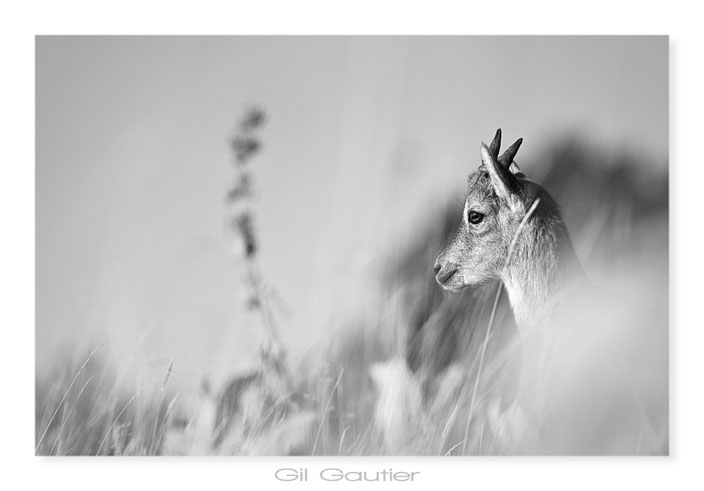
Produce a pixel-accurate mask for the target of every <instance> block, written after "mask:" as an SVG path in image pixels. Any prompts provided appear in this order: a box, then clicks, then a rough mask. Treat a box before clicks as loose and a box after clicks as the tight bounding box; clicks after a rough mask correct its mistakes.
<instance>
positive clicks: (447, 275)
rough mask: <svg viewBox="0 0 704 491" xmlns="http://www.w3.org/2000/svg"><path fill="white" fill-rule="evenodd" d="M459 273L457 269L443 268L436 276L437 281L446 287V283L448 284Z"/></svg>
mask: <svg viewBox="0 0 704 491" xmlns="http://www.w3.org/2000/svg"><path fill="white" fill-rule="evenodd" d="M457 271H458V268H455V267H449V268H442V269H441V270H440V271H439V272H438V274H437V275H436V276H435V280H436V281H437V282H438V283H440V285H442V286H445V283H447V282H448V281H449V280H450V279H451V278H452V277H453V276H455V275H456V274H457Z"/></svg>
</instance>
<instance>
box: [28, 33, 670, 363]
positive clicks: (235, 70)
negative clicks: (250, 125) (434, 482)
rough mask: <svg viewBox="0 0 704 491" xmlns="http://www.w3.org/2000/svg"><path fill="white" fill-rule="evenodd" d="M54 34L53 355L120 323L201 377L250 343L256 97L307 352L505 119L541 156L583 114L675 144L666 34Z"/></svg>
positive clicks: (259, 171)
mask: <svg viewBox="0 0 704 491" xmlns="http://www.w3.org/2000/svg"><path fill="white" fill-rule="evenodd" d="M36 54H37V63H36V68H37V78H36V80H37V89H36V90H37V92H36V93H37V109H36V122H37V143H36V150H37V163H36V166H37V173H36V175H37V182H36V202H37V217H36V220H37V235H36V237H37V247H36V250H37V253H36V254H37V329H36V334H37V356H38V367H41V366H43V365H45V364H49V365H50V364H51V361H52V354H53V353H54V352H55V350H56V347H57V346H59V345H61V344H64V345H66V346H68V347H71V346H73V345H74V344H80V343H81V342H82V341H86V342H92V341H93V340H102V339H107V340H109V343H110V346H111V351H112V353H113V354H115V355H116V356H117V357H120V356H122V355H123V354H125V353H128V352H131V350H133V349H134V347H135V346H137V344H138V343H139V344H140V346H141V348H140V349H141V350H142V351H143V352H144V353H148V354H149V356H150V357H154V358H167V359H168V358H171V357H172V356H173V357H174V359H175V360H176V363H175V367H176V368H177V369H178V371H179V372H180V373H181V374H182V375H184V376H187V375H185V374H191V373H192V374H198V373H199V372H202V371H208V370H215V369H216V368H217V367H221V366H222V365H223V360H226V361H225V365H227V366H230V365H232V364H233V362H232V360H244V359H246V358H247V356H248V354H251V353H252V351H253V349H254V348H255V347H256V343H255V341H254V340H255V338H256V332H257V330H258V327H257V325H256V323H252V322H250V320H249V319H248V318H247V317H246V316H245V315H243V312H242V308H241V305H240V303H239V301H238V299H239V293H238V279H237V278H238V277H237V271H236V269H235V265H234V264H233V262H232V260H231V258H230V256H229V239H228V234H227V230H226V227H225V206H224V194H225V192H226V190H227V188H228V186H229V179H230V178H231V176H232V169H231V168H230V166H229V161H230V155H229V150H228V145H227V140H228V137H229V136H230V135H231V132H232V130H233V129H234V127H235V122H236V120H237V118H238V117H239V116H240V115H241V114H242V110H243V109H244V108H245V107H246V106H247V105H249V104H251V103H255V104H258V105H260V106H261V107H263V108H264V109H265V110H266V111H267V113H268V114H269V116H270V121H269V123H268V125H267V126H266V128H265V130H264V131H263V132H262V138H263V143H264V152H263V153H262V154H261V156H260V157H258V158H257V160H255V161H254V163H253V166H254V167H255V169H256V171H255V172H256V176H257V187H258V191H259V199H258V215H257V229H258V232H259V236H260V239H261V244H262V248H261V262H262V267H263V269H264V271H265V274H266V276H267V277H268V278H269V280H270V281H271V282H272V283H273V284H274V285H275V286H276V287H277V288H278V290H279V292H280V294H281V295H282V296H283V298H285V300H286V302H287V303H288V304H289V305H290V306H291V307H292V308H293V314H292V317H291V318H290V319H289V320H288V321H287V323H286V326H285V330H284V333H283V336H284V340H285V341H286V343H287V344H288V345H289V346H290V347H291V349H292V350H294V351H296V350H299V351H300V350H301V349H302V348H305V347H307V346H309V345H310V341H311V340H312V339H314V338H319V337H321V335H322V334H324V333H325V332H326V331H327V330H329V329H330V328H331V325H334V324H335V322H332V321H331V319H332V318H335V319H338V320H339V319H340V318H341V317H344V316H345V315H346V314H347V313H350V312H353V311H354V309H355V303H356V302H355V300H359V299H362V298H364V294H365V293H368V291H369V289H368V287H367V279H368V277H369V275H370V274H372V275H373V273H370V271H372V270H373V269H374V268H378V267H379V264H380V262H382V261H383V257H385V255H388V254H393V252H394V251H398V250H402V249H403V243H404V241H405V240H407V238H408V237H412V236H413V232H414V226H415V225H417V224H419V223H422V221H423V218H424V217H427V216H428V214H429V210H432V209H434V208H435V207H437V206H440V205H441V204H442V203H444V200H447V199H449V197H450V196H460V195H461V192H462V189H463V187H464V182H465V177H466V174H467V173H468V172H469V171H470V170H472V169H474V168H475V167H476V165H477V164H478V148H479V143H480V141H481V140H489V139H490V138H491V137H492V136H493V133H494V131H495V130H496V128H497V127H502V128H503V130H504V138H505V141H506V142H508V141H509V140H510V141H513V140H515V139H516V138H518V137H519V136H522V137H524V140H525V141H524V145H523V148H522V149H521V159H520V160H521V163H522V167H523V168H524V169H529V165H530V162H537V161H539V159H540V155H541V153H540V152H541V150H543V149H544V148H545V145H547V144H548V143H549V142H550V141H551V139H552V138H554V137H557V136H559V135H561V134H564V133H565V132H570V131H579V132H580V134H582V135H585V136H586V137H587V138H589V139H590V140H591V141H592V142H594V143H595V144H599V145H604V146H606V147H608V148H613V147H619V146H624V145H626V146H628V147H629V148H631V149H632V150H635V151H636V152H639V153H640V154H643V155H647V156H648V157H650V158H649V159H647V160H648V161H652V162H666V161H667V158H666V157H667V148H668V146H667V145H668V127H667V121H668V41H667V38H666V37H556V38H550V37H502V38H496V37H411V38H409V37H357V38H350V37H39V38H38V39H37V53H36ZM528 172H529V171H528ZM429 268H430V265H429ZM145 333H146V334H145ZM140 338H142V340H141V341H140ZM194 376H195V375H194Z"/></svg>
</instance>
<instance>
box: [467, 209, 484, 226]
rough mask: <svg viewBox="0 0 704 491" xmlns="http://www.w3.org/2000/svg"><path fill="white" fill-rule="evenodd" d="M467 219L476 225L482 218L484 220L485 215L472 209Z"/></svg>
mask: <svg viewBox="0 0 704 491" xmlns="http://www.w3.org/2000/svg"><path fill="white" fill-rule="evenodd" d="M467 220H469V223H471V224H474V225H476V224H478V223H480V222H481V221H482V220H484V215H482V214H481V213H479V212H478V211H472V210H470V211H469V213H468V214H467Z"/></svg>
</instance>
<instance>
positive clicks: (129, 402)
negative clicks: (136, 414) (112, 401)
mask: <svg viewBox="0 0 704 491" xmlns="http://www.w3.org/2000/svg"><path fill="white" fill-rule="evenodd" d="M148 390H150V389H144V390H140V391H139V392H137V393H136V394H135V395H133V396H132V397H131V398H130V400H129V401H127V404H125V405H124V407H123V408H122V410H121V411H120V412H119V413H118V414H117V417H116V418H115V420H114V421H113V422H112V424H111V425H110V428H108V431H106V432H105V436H104V437H103V439H102V440H101V442H100V446H99V447H98V451H97V452H95V455H100V451H101V450H102V449H103V445H104V444H105V440H107V439H108V437H109V436H110V433H111V432H112V429H113V428H114V427H115V425H116V424H117V420H118V419H120V416H122V413H124V412H125V410H126V409H127V408H128V407H129V405H130V404H132V401H134V400H135V399H136V398H137V396H138V395H140V394H143V393H145V392H147V391H148Z"/></svg>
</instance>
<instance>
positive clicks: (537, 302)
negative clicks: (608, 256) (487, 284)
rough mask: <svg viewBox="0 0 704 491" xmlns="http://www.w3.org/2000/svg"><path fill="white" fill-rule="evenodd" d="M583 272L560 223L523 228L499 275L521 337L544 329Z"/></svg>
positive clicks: (535, 224)
mask: <svg viewBox="0 0 704 491" xmlns="http://www.w3.org/2000/svg"><path fill="white" fill-rule="evenodd" d="M582 278H583V272H582V269H581V266H580V265H579V261H578V260H577V256H576V254H575V252H574V248H573V247H572V241H571V240H570V238H569V235H568V233H567V230H566V228H565V227H564V224H563V223H562V222H554V223H550V224H545V223H540V219H539V220H538V221H537V223H533V224H532V225H530V226H527V227H525V229H524V230H523V231H522V232H521V237H519V239H518V240H517V242H516V247H515V249H514V250H513V253H512V255H511V260H510V261H509V265H508V267H507V268H506V271H505V272H504V274H503V275H502V281H503V284H504V287H505V288H506V291H507V293H508V297H509V302H510V303H511V308H512V310H513V314H514V316H515V318H516V323H517V325H518V328H519V330H520V331H521V333H522V334H530V333H533V332H535V331H536V330H540V329H541V327H544V326H547V324H549V323H550V322H551V319H552V318H553V317H554V315H555V313H556V310H557V309H559V308H561V306H562V305H563V304H564V300H565V295H566V292H567V291H568V290H570V289H571V288H572V286H573V285H574V284H575V283H578V282H580V281H581V280H582Z"/></svg>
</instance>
